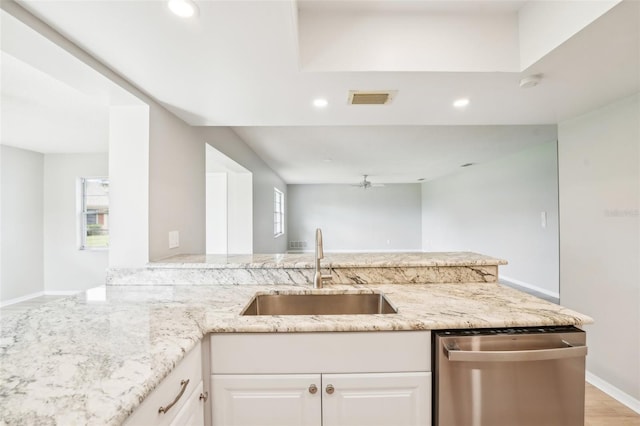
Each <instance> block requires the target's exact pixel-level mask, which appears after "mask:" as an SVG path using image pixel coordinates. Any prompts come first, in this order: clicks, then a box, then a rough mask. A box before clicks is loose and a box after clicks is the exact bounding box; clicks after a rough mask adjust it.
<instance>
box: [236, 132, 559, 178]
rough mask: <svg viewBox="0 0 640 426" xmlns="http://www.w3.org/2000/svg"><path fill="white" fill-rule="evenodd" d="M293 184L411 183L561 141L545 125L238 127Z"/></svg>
mask: <svg viewBox="0 0 640 426" xmlns="http://www.w3.org/2000/svg"><path fill="white" fill-rule="evenodd" d="M234 131H235V132H236V133H237V134H238V135H239V136H240V137H241V138H242V139H244V140H245V141H247V143H248V144H249V146H250V147H251V149H253V150H254V151H255V152H256V153H257V154H258V155H259V156H260V157H261V158H263V159H264V161H265V162H266V163H267V164H268V165H269V167H271V168H272V169H273V170H276V171H277V172H278V173H279V175H280V177H282V179H284V181H285V182H287V183H289V184H312V183H354V182H356V181H357V180H358V179H359V178H361V177H362V175H365V174H367V175H369V176H370V180H371V181H372V182H375V183H407V182H417V180H418V179H420V178H424V179H425V180H431V179H435V178H437V177H440V176H444V175H447V174H449V173H452V172H454V171H456V170H459V168H460V166H461V165H463V164H466V163H483V162H487V161H491V160H493V159H495V158H498V157H501V156H505V155H509V154H513V153H516V152H518V151H522V150H523V149H527V148H530V147H533V146H535V145H538V144H541V143H545V142H552V141H555V140H556V138H557V132H556V126H555V125H540V126H399V127H397V126H379V127H376V126H365V127H359V126H319V127H236V128H234Z"/></svg>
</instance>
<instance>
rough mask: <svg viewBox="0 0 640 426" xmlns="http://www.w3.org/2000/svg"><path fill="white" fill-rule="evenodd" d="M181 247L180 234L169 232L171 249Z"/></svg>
mask: <svg viewBox="0 0 640 426" xmlns="http://www.w3.org/2000/svg"><path fill="white" fill-rule="evenodd" d="M178 247H180V232H178V231H169V248H170V249H172V248H178Z"/></svg>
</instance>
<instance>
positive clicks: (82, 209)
mask: <svg viewBox="0 0 640 426" xmlns="http://www.w3.org/2000/svg"><path fill="white" fill-rule="evenodd" d="M92 181H101V182H102V183H104V182H106V183H107V185H109V184H110V182H109V178H108V177H107V176H85V177H79V178H78V184H77V195H78V196H77V207H78V227H77V229H78V230H79V235H78V239H77V240H78V249H79V250H98V251H99V250H109V244H108V243H107V245H105V246H97V247H92V246H89V245H87V230H88V226H87V222H88V217H89V215H97V214H106V216H107V218H108V216H109V207H110V206H109V203H108V204H107V207H106V208H104V209H100V210H98V211H91V212H89V211H87V183H88V182H92ZM107 192H108V191H107ZM96 220H97V218H96ZM107 231H108V228H107ZM107 235H108V234H107Z"/></svg>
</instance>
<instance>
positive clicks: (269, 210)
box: [195, 127, 287, 253]
mask: <svg viewBox="0 0 640 426" xmlns="http://www.w3.org/2000/svg"><path fill="white" fill-rule="evenodd" d="M195 129H197V134H198V138H199V140H201V141H203V142H206V143H208V144H209V145H211V146H212V147H214V148H215V149H217V150H218V151H220V152H222V153H223V154H224V155H226V156H227V157H229V158H231V159H232V160H234V161H235V162H237V163H238V164H240V165H241V166H242V167H244V168H246V169H247V170H249V171H250V172H251V173H252V175H253V177H252V178H253V252H254V253H283V252H285V251H286V250H287V233H286V230H285V235H282V236H280V237H278V238H274V237H273V188H278V189H279V190H280V191H282V192H283V193H284V194H285V200H286V198H287V194H286V193H287V186H286V184H285V183H284V182H283V181H282V179H281V178H280V176H278V175H277V174H276V173H275V172H274V171H273V170H272V169H271V168H270V167H269V166H267V164H266V163H265V162H264V161H263V160H262V158H260V157H258V155H257V154H256V153H255V152H253V151H252V150H251V148H249V146H248V145H247V144H246V143H245V142H244V141H243V140H242V139H241V138H240V137H239V136H238V135H237V134H236V133H235V132H234V131H233V130H232V129H231V128H229V127H197V128H195ZM203 155H204V147H203ZM203 161H204V160H203ZM202 176H203V179H202V182H204V171H203V172H202ZM203 211H204V207H203ZM202 253H204V250H203V251H202Z"/></svg>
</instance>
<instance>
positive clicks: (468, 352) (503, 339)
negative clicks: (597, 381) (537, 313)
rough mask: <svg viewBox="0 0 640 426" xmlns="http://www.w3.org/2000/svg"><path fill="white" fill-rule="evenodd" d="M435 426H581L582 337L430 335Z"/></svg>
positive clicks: (567, 330)
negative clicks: (432, 344) (432, 345)
mask: <svg viewBox="0 0 640 426" xmlns="http://www.w3.org/2000/svg"><path fill="white" fill-rule="evenodd" d="M434 335H435V338H434V339H435V341H434V350H435V356H434V364H435V365H434V371H435V375H434V381H435V382H434V388H435V392H434V401H433V402H434V406H433V408H434V425H436V426H437V425H439V426H584V386H585V385H584V376H585V356H586V354H587V347H586V346H585V343H586V336H585V333H584V331H582V330H580V329H578V328H575V327H572V326H558V327H526V328H509V329H500V328H498V329H479V330H449V331H441V332H436V333H435V334H434Z"/></svg>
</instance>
